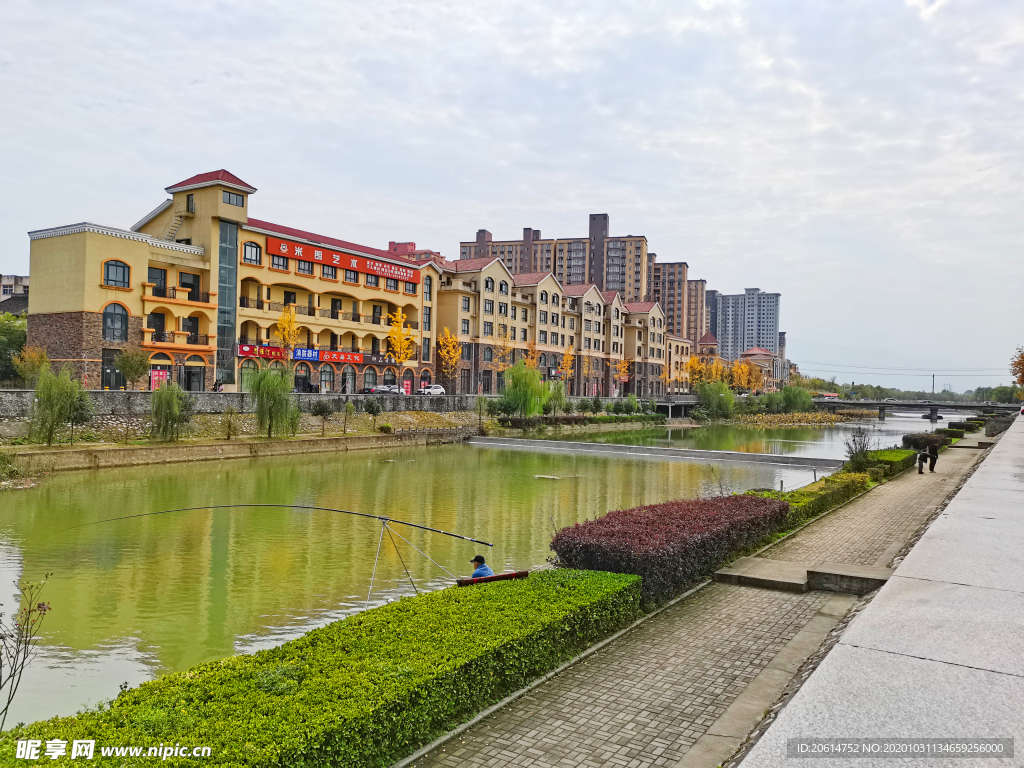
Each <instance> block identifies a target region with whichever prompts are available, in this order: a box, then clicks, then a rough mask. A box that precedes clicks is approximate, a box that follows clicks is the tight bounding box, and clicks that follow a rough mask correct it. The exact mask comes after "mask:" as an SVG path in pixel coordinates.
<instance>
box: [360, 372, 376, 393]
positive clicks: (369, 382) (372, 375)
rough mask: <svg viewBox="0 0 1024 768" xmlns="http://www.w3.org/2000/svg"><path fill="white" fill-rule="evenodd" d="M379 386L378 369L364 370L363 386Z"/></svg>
mask: <svg viewBox="0 0 1024 768" xmlns="http://www.w3.org/2000/svg"><path fill="white" fill-rule="evenodd" d="M376 386H377V369H376V368H367V369H366V370H365V371H363V387H364V388H369V387H376Z"/></svg>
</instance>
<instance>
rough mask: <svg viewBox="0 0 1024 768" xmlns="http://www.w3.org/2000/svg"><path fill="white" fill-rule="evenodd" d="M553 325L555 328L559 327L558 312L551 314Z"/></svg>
mask: <svg viewBox="0 0 1024 768" xmlns="http://www.w3.org/2000/svg"><path fill="white" fill-rule="evenodd" d="M551 324H552V325H553V326H555V327H558V313H557V312H552V313H551Z"/></svg>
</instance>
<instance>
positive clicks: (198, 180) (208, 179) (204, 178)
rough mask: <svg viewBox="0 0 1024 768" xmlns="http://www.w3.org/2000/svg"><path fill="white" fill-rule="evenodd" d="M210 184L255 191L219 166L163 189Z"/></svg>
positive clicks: (170, 189)
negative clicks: (217, 169) (215, 169)
mask: <svg viewBox="0 0 1024 768" xmlns="http://www.w3.org/2000/svg"><path fill="white" fill-rule="evenodd" d="M211 184H226V185H228V186H231V187H238V188H239V189H243V190H245V191H246V192H255V191H256V187H253V186H250V185H248V184H246V183H245V182H244V181H242V180H241V179H240V178H238V177H237V176H235V174H233V173H231V172H230V171H225V170H224V169H223V168H221V169H220V170H219V171H209V172H207V173H199V174H196V175H195V176H192V177H190V178H187V179H185V180H184V181H179V182H178V183H177V184H172V185H171V186H169V187H167V189H166V190H165V191H167V192H174V191H176V190H179V189H184V188H188V187H208V186H210V185H211Z"/></svg>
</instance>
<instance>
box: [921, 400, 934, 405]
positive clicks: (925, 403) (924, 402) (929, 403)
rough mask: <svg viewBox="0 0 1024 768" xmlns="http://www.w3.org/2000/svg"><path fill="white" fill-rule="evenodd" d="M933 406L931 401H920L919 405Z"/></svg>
mask: <svg viewBox="0 0 1024 768" xmlns="http://www.w3.org/2000/svg"><path fill="white" fill-rule="evenodd" d="M934 404H935V403H934V401H932V400H922V401H921V405H934Z"/></svg>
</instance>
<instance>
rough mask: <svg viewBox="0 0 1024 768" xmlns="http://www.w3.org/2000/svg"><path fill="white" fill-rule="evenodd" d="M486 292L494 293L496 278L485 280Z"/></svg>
mask: <svg viewBox="0 0 1024 768" xmlns="http://www.w3.org/2000/svg"><path fill="white" fill-rule="evenodd" d="M484 290H485V291H494V278H491V277H488V278H487V279H486V280H484Z"/></svg>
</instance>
